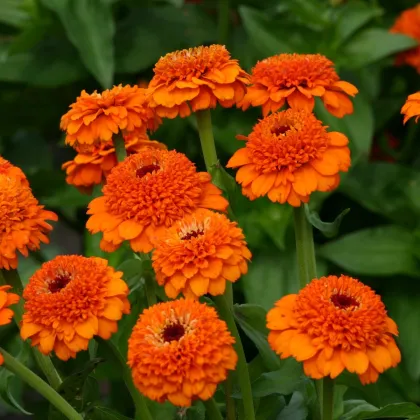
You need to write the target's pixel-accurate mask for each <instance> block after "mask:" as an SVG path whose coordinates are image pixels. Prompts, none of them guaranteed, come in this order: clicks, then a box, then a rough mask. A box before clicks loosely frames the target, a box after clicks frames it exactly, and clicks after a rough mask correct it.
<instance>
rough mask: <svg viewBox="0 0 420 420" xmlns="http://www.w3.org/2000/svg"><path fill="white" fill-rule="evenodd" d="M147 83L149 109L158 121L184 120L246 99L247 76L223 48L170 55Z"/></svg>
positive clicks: (198, 48)
mask: <svg viewBox="0 0 420 420" xmlns="http://www.w3.org/2000/svg"><path fill="white" fill-rule="evenodd" d="M154 73H155V75H154V77H153V79H152V80H151V81H150V83H149V92H150V95H151V99H150V106H151V107H153V108H155V109H156V113H157V114H158V115H159V116H161V117H167V118H175V117H176V116H178V115H179V116H180V117H187V116H188V115H190V114H191V109H190V106H191V108H192V110H193V111H194V112H195V111H199V110H204V109H210V108H215V107H216V105H217V103H219V104H220V105H221V106H223V107H225V108H227V107H231V106H233V105H235V104H237V103H238V102H239V101H240V100H241V99H242V98H243V97H244V95H245V92H246V84H247V83H248V77H249V76H248V75H247V73H245V71H243V70H242V69H241V67H240V66H239V64H238V61H237V60H233V59H231V58H230V54H229V52H228V51H227V49H226V48H225V47H224V46H222V45H211V46H209V47H203V46H202V47H196V48H190V49H188V50H181V51H175V52H173V53H169V54H167V55H165V56H164V57H162V58H160V60H159V61H158V62H157V63H156V65H155V68H154Z"/></svg>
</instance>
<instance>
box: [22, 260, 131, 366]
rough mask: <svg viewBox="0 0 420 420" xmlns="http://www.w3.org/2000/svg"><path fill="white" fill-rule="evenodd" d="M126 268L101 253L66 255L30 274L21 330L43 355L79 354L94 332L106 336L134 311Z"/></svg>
mask: <svg viewBox="0 0 420 420" xmlns="http://www.w3.org/2000/svg"><path fill="white" fill-rule="evenodd" d="M122 274H123V273H122V272H121V271H115V270H114V269H113V268H112V267H110V266H108V261H107V260H105V259H102V258H96V257H91V258H86V257H82V256H79V255H62V256H58V257H56V258H54V259H53V260H51V261H49V262H47V263H45V264H43V265H42V267H41V268H40V269H39V270H38V271H37V272H36V273H35V274H34V275H33V276H32V277H31V278H30V279H29V283H28V285H27V286H26V287H25V290H24V292H23V297H24V299H25V301H26V302H25V313H24V314H23V318H22V328H21V330H20V334H21V336H22V338H23V339H24V340H26V339H27V338H30V339H31V345H32V346H36V347H38V349H39V351H40V352H41V353H43V354H49V353H51V352H52V351H53V350H54V352H55V354H56V355H57V357H58V358H59V359H61V360H68V359H69V358H70V357H76V353H77V352H79V351H81V350H86V349H87V348H88V344H89V340H91V339H92V338H93V337H94V336H95V335H98V336H99V337H101V338H103V339H105V340H107V339H109V338H110V337H111V335H112V334H113V333H115V332H116V331H117V321H118V320H120V319H121V317H122V315H123V314H128V313H129V312H130V303H129V302H128V299H127V295H128V287H127V285H126V284H125V283H124V281H123V280H122V279H121V277H122Z"/></svg>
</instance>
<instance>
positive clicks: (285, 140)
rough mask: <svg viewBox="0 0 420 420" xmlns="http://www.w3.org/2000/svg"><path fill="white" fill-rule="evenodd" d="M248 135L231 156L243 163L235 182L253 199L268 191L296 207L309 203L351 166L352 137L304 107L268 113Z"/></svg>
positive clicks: (335, 183)
mask: <svg viewBox="0 0 420 420" xmlns="http://www.w3.org/2000/svg"><path fill="white" fill-rule="evenodd" d="M238 138H240V139H245V140H246V144H245V147H244V148H242V149H239V150H238V151H237V152H235V154H234V155H233V156H232V157H231V159H230V160H229V162H228V164H227V166H228V167H229V168H235V167H240V169H239V170H238V172H237V174H236V181H237V182H238V183H239V184H241V185H242V192H243V194H244V195H246V196H247V197H249V198H250V199H251V200H254V199H255V198H257V197H261V196H265V195H267V196H268V198H269V199H270V200H271V201H273V202H279V203H285V202H288V203H289V204H290V205H292V206H296V207H298V206H300V204H301V202H304V203H306V202H307V201H308V200H309V196H310V194H311V193H312V192H314V191H330V190H332V189H334V188H336V187H337V186H338V184H339V182H340V176H339V172H340V171H347V170H348V168H349V166H350V150H349V148H348V146H347V144H348V139H347V137H346V136H345V135H343V134H341V133H338V132H330V133H328V132H327V130H326V127H324V126H323V125H322V122H321V121H319V120H317V119H316V118H315V116H314V115H313V114H312V113H309V112H307V111H305V110H296V109H293V108H291V109H288V110H286V111H282V112H278V113H275V114H271V115H269V116H268V117H265V118H264V119H263V120H261V121H260V122H259V123H258V124H256V125H255V126H254V128H253V131H252V133H251V134H250V135H249V136H248V137H243V136H238Z"/></svg>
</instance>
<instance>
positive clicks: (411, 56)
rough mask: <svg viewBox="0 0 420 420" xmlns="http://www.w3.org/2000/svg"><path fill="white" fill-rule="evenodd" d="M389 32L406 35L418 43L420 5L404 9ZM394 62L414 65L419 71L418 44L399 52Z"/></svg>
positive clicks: (419, 54) (419, 49) (419, 55)
mask: <svg viewBox="0 0 420 420" xmlns="http://www.w3.org/2000/svg"><path fill="white" fill-rule="evenodd" d="M390 32H393V33H398V34H403V35H407V36H409V37H411V38H413V39H415V40H416V41H417V42H418V43H419V44H420V5H417V6H415V7H413V8H411V9H407V10H404V11H403V12H402V13H401V15H400V16H398V18H397V20H396V21H395V23H394V25H393V26H392V28H391V29H390ZM395 62H396V64H397V65H403V64H407V65H409V66H411V67H414V68H415V69H416V70H417V72H418V73H420V45H419V46H417V47H414V48H411V49H409V50H408V51H403V52H400V53H399V54H398V55H397V58H396V61H395Z"/></svg>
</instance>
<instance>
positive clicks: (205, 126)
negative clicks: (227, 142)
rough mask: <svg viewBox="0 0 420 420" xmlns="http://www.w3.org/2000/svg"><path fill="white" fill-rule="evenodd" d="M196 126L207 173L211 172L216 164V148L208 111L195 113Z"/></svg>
mask: <svg viewBox="0 0 420 420" xmlns="http://www.w3.org/2000/svg"><path fill="white" fill-rule="evenodd" d="M195 116H196V118H197V125H198V134H199V136H200V141H201V149H202V150H203V155H204V162H205V164H206V168H207V172H211V170H212V169H213V166H214V165H216V164H217V163H218V159H217V153H216V146H215V144H214V137H213V129H212V125H211V114H210V110H209V109H205V110H203V111H197V112H196V113H195Z"/></svg>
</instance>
